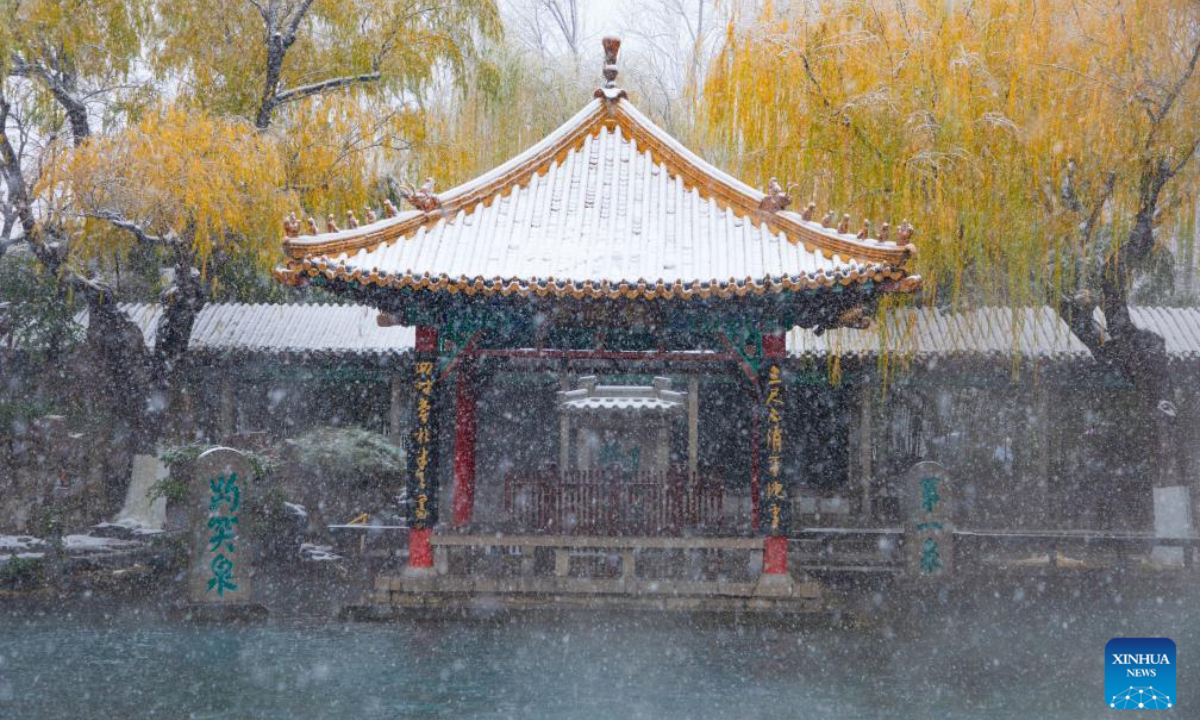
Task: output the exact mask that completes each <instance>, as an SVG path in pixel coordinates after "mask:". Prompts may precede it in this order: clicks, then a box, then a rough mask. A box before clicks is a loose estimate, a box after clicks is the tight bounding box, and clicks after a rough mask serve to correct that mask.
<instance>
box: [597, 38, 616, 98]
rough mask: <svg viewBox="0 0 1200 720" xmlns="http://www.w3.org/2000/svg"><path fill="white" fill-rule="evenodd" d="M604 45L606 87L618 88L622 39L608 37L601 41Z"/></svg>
mask: <svg viewBox="0 0 1200 720" xmlns="http://www.w3.org/2000/svg"><path fill="white" fill-rule="evenodd" d="M600 42H601V43H602V44H603V45H604V87H606V88H615V87H616V86H617V53H619V52H620V51H621V38H619V37H617V36H616V35H608V36H606V37H605V38H604V39H603V40H601V41H600Z"/></svg>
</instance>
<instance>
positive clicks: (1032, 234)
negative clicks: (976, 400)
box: [704, 0, 1200, 477]
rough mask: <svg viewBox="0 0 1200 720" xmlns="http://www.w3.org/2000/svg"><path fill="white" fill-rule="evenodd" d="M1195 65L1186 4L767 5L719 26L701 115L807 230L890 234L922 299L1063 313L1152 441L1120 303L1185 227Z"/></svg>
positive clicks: (1196, 176) (1199, 99) (1149, 401)
mask: <svg viewBox="0 0 1200 720" xmlns="http://www.w3.org/2000/svg"><path fill="white" fill-rule="evenodd" d="M1198 60H1200V3H1197V2H1195V0H1087V1H1086V2H1085V1H1084V0H1021V1H1019V2H1018V1H1017V0H973V1H971V2H953V1H949V2H948V1H947V0H840V1H839V2H832V3H821V4H815V3H814V4H803V5H801V6H800V7H798V8H795V9H794V10H792V11H788V12H777V11H775V10H774V9H773V7H772V6H771V5H770V4H769V3H768V4H767V6H766V7H765V8H764V9H763V10H762V11H761V14H759V15H758V16H757V17H756V18H755V19H754V20H753V21H751V22H744V23H738V24H732V25H731V26H730V29H729V31H728V34H727V37H726V42H725V46H724V49H723V51H722V53H721V54H720V56H719V58H718V60H717V62H716V65H715V66H714V67H713V68H712V70H711V72H710V75H709V80H708V83H707V85H706V88H705V108H704V112H705V115H704V120H705V127H706V130H707V132H708V133H709V138H710V141H711V142H713V144H714V145H716V146H718V147H723V148H725V149H726V150H727V152H728V154H727V162H728V164H730V165H734V166H738V167H736V169H737V170H738V171H739V172H740V173H741V174H744V175H746V176H749V177H754V176H757V177H759V178H760V179H761V180H765V179H766V178H768V177H770V176H778V177H779V178H781V179H785V178H795V179H796V180H798V181H799V182H800V188H799V191H798V194H799V195H800V196H801V197H802V198H803V199H804V201H805V202H807V201H808V200H809V197H812V198H813V200H814V201H815V202H817V203H818V205H820V206H822V208H821V210H820V211H819V213H820V215H825V214H826V209H828V208H833V209H834V211H833V213H832V215H827V217H839V216H840V215H841V214H842V213H854V214H856V215H858V216H860V217H868V218H874V219H876V220H877V221H878V220H888V219H892V221H893V222H895V220H896V219H902V218H909V219H910V220H911V221H912V222H913V223H914V224H915V225H916V226H917V227H918V232H919V234H918V236H917V239H916V242H917V245H918V247H919V249H920V255H919V258H918V268H919V270H920V271H921V272H922V274H923V275H925V277H926V295H925V297H926V300H927V301H929V302H935V301H938V300H941V301H943V302H945V303H947V304H955V303H959V302H1004V303H1012V304H1024V303H1028V302H1038V303H1040V302H1050V303H1052V304H1054V305H1055V306H1057V307H1059V308H1061V309H1062V311H1063V313H1064V316H1065V317H1066V318H1067V319H1068V321H1069V323H1070V325H1071V327H1072V329H1073V330H1074V331H1075V333H1076V334H1077V335H1078V336H1079V338H1080V339H1081V340H1083V341H1084V342H1085V343H1086V344H1087V345H1088V347H1089V348H1090V349H1091V351H1092V353H1093V354H1094V355H1095V357H1097V358H1098V359H1099V360H1100V361H1101V362H1103V363H1106V364H1108V365H1109V366H1111V367H1112V368H1113V369H1115V370H1116V371H1117V372H1119V373H1120V374H1121V375H1122V376H1124V377H1125V379H1126V380H1127V381H1128V382H1129V383H1130V384H1131V385H1132V386H1133V387H1134V388H1135V389H1136V390H1137V395H1138V396H1139V397H1140V399H1141V401H1142V402H1143V404H1144V406H1145V409H1146V413H1147V415H1145V416H1144V418H1143V419H1148V418H1152V419H1153V421H1152V422H1143V420H1138V421H1136V422H1133V423H1131V427H1134V426H1137V427H1155V426H1156V425H1157V426H1158V428H1159V429H1160V430H1162V431H1164V432H1168V433H1169V432H1171V425H1172V423H1173V418H1174V416H1175V407H1174V405H1173V404H1172V398H1173V394H1172V392H1171V388H1170V382H1171V378H1170V375H1169V374H1168V373H1167V372H1166V355H1165V350H1164V345H1163V340H1162V338H1160V337H1157V336H1156V335H1153V334H1151V333H1148V332H1145V331H1143V330H1141V329H1139V328H1137V327H1136V326H1135V325H1134V323H1133V322H1132V320H1131V318H1130V313H1129V304H1130V298H1131V294H1132V291H1133V289H1134V288H1135V284H1136V283H1137V282H1138V280H1139V277H1141V276H1143V275H1144V274H1145V273H1146V272H1147V270H1148V269H1149V268H1150V267H1151V266H1152V265H1153V264H1154V263H1155V262H1156V261H1157V260H1159V259H1161V258H1163V257H1168V258H1169V257H1170V253H1171V250H1172V248H1173V247H1174V246H1175V244H1176V243H1177V242H1178V241H1179V239H1180V238H1181V237H1184V236H1187V235H1190V234H1191V233H1192V232H1193V231H1194V227H1193V220H1194V218H1195V214H1196V192H1197V189H1200V173H1198V172H1197V163H1196V162H1195V160H1194V155H1195V153H1196V146H1197V143H1198V142H1200V123H1197V122H1196V117H1197V116H1198V110H1200V78H1198V77H1197V76H1196V70H1197V62H1198ZM820 215H819V216H820ZM858 224H859V223H858V222H857V221H856V222H855V223H854V225H855V227H857V226H858ZM1097 309H1100V310H1102V311H1103V319H1104V321H1105V322H1106V324H1107V327H1106V328H1105V329H1103V331H1102V329H1101V328H1102V326H1101V325H1100V324H1098V320H1097V318H1098V317H1099V313H1096V312H1094V311H1095V310H1097ZM1146 446H1147V447H1149V448H1153V449H1154V450H1157V444H1156V443H1151V442H1149V441H1148V442H1147V443H1146ZM1151 454H1154V453H1151ZM1160 470H1163V468H1160ZM1166 474H1168V473H1166V472H1165V471H1164V472H1160V473H1159V477H1163V476H1164V475H1166Z"/></svg>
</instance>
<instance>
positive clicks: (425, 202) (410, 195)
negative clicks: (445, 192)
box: [399, 178, 442, 212]
mask: <svg viewBox="0 0 1200 720" xmlns="http://www.w3.org/2000/svg"><path fill="white" fill-rule="evenodd" d="M433 188H434V183H433V178H425V182H424V183H422V184H421V187H419V188H418V187H414V186H413V184H412V183H411V182H408V181H407V180H405V181H404V182H402V183H400V188H399V190H400V197H402V198H404V199H405V200H407V201H408V203H409V204H410V205H412V206H413V207H415V208H416V209H418V210H420V211H421V212H433V211H434V210H438V209H440V208H441V207H442V201H441V200H439V199H438V196H437V195H435V194H434V192H433Z"/></svg>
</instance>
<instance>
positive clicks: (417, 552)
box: [408, 528, 433, 569]
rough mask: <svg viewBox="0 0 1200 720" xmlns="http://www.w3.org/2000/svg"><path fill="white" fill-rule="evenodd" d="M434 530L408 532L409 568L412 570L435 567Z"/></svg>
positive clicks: (425, 529) (415, 529)
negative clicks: (432, 540) (431, 541)
mask: <svg viewBox="0 0 1200 720" xmlns="http://www.w3.org/2000/svg"><path fill="white" fill-rule="evenodd" d="M432 537H433V528H413V529H411V530H409V531H408V566H409V567H410V568H420V569H425V568H431V567H433V545H432V544H431V543H430V542H429V540H430V539H431V538H432Z"/></svg>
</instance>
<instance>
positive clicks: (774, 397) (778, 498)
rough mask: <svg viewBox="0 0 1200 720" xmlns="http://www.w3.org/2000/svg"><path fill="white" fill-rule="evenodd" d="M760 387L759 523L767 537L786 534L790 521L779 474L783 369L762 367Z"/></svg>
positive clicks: (774, 365) (784, 485)
mask: <svg viewBox="0 0 1200 720" xmlns="http://www.w3.org/2000/svg"><path fill="white" fill-rule="evenodd" d="M765 381H766V382H765V384H764V385H763V419H764V423H763V431H764V441H765V442H764V449H765V450H766V482H765V483H764V485H763V489H762V496H763V502H762V524H763V526H764V527H765V528H766V530H767V534H768V535H772V536H783V535H787V533H788V526H789V524H790V521H791V507H792V506H791V498H790V496H789V493H788V487H787V480H786V479H785V477H784V473H783V466H784V462H783V457H784V448H785V437H784V422H783V413H784V407H785V405H784V402H785V401H784V397H785V394H784V385H783V370H782V369H781V367H780V365H779V364H778V363H770V364H768V365H767V367H766V372H765Z"/></svg>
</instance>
